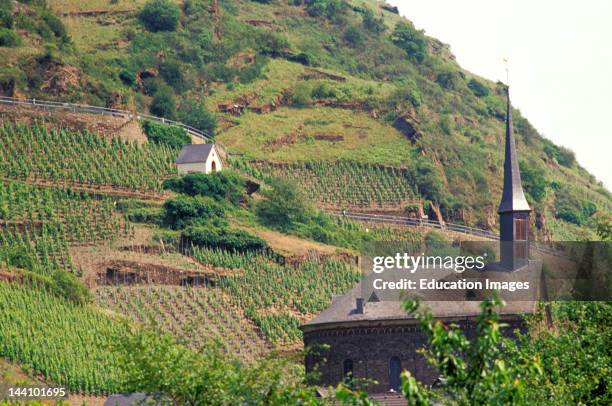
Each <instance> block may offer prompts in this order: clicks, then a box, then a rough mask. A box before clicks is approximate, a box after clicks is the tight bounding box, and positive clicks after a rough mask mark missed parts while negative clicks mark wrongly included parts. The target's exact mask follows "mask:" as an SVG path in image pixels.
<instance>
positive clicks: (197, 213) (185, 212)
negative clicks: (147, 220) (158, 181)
mask: <svg viewBox="0 0 612 406" xmlns="http://www.w3.org/2000/svg"><path fill="white" fill-rule="evenodd" d="M224 218H225V210H224V208H223V206H221V205H220V204H219V203H218V202H217V201H216V200H214V199H212V198H210V197H204V196H196V197H192V196H179V197H175V198H173V199H168V200H166V202H165V203H164V218H163V222H164V224H165V225H167V226H169V227H171V228H173V229H175V230H177V229H181V228H185V227H187V226H188V225H191V224H193V223H194V222H199V223H202V222H207V221H212V222H216V223H217V224H218V223H220V221H219V220H222V219H224Z"/></svg>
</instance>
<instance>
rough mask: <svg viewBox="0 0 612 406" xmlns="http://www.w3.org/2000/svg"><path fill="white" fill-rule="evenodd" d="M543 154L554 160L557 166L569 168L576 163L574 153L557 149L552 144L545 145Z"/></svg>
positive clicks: (565, 149)
mask: <svg viewBox="0 0 612 406" xmlns="http://www.w3.org/2000/svg"><path fill="white" fill-rule="evenodd" d="M544 153H545V154H546V155H548V156H549V157H550V158H554V159H555V160H556V161H557V162H558V163H559V165H563V166H566V167H568V168H570V167H571V166H572V165H574V163H575V162H576V156H575V155H574V152H573V151H571V150H570V149H568V148H565V147H558V146H556V145H554V144H546V145H545V146H544Z"/></svg>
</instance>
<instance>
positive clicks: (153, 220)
mask: <svg viewBox="0 0 612 406" xmlns="http://www.w3.org/2000/svg"><path fill="white" fill-rule="evenodd" d="M146 3H147V2H146V1H144V0H92V1H87V2H83V1H76V0H48V4H47V3H45V1H44V0H33V1H12V0H0V5H2V8H1V10H2V11H3V13H2V14H0V23H1V24H3V25H4V27H5V28H2V30H1V31H0V44H2V45H0V58H2V59H1V60H2V61H3V64H2V66H0V94H1V95H4V96H9V97H31V98H37V99H52V100H60V101H65V102H66V101H71V102H82V103H90V104H94V105H100V106H107V107H117V108H122V109H127V110H131V111H143V112H147V111H148V112H151V113H153V114H155V115H159V116H163V117H166V118H170V119H179V120H181V121H184V122H186V123H187V124H190V125H193V126H195V127H197V128H200V129H202V130H205V131H208V132H211V133H212V132H214V133H215V136H216V140H217V141H218V142H220V143H222V144H223V145H224V146H225V147H226V148H227V150H228V151H229V152H230V158H229V160H228V162H227V163H228V164H229V166H230V167H231V168H232V169H235V170H237V171H238V172H239V173H241V174H242V175H246V176H248V178H249V182H251V181H258V182H259V181H263V182H264V186H268V185H275V184H276V183H275V182H276V181H275V178H285V179H290V180H292V181H293V182H295V183H297V184H298V185H299V187H300V189H302V190H303V192H304V194H305V195H306V196H307V197H309V198H310V199H311V200H312V201H313V202H314V204H315V205H316V206H318V207H319V208H324V209H328V210H329V209H332V210H342V209H348V210H350V211H362V212H367V213H381V212H384V213H394V214H402V215H409V216H421V215H422V214H423V213H425V214H429V215H430V216H431V217H433V218H438V216H439V215H440V214H441V216H442V217H443V218H444V219H445V220H451V221H453V222H456V223H464V224H466V225H470V226H476V227H479V228H483V229H488V230H493V231H495V230H496V229H497V215H496V208H497V203H498V198H499V196H500V192H501V181H502V180H501V168H502V162H503V155H502V151H501V149H500V148H499V145H501V143H502V139H503V128H504V103H505V86H504V85H503V84H501V83H492V82H490V81H487V80H485V79H483V78H479V77H476V76H474V75H473V74H471V73H469V72H466V71H464V70H462V69H461V68H460V67H459V66H458V65H457V64H456V62H455V61H454V59H453V56H452V54H451V53H450V52H449V49H448V47H447V46H446V45H444V44H441V43H440V42H439V41H437V40H435V39H433V38H429V37H426V36H424V34H423V33H421V32H419V31H417V30H415V29H414V28H413V27H412V25H411V24H410V23H409V22H407V21H406V20H404V19H402V18H401V17H399V16H398V15H397V14H396V13H395V12H394V10H393V8H391V7H388V6H386V5H385V4H383V3H379V2H374V1H369V0H368V1H365V0H364V1H357V0H354V1H350V2H345V1H341V0H306V1H299V0H287V1H285V0H271V1H265V0H261V1H252V0H237V1H229V0H220V1H217V0H185V1H184V2H182V1H181V2H177V3H176V5H175V4H174V3H171V2H163V1H162V2H158V3H159V4H161V6H160V7H163V8H164V9H165V10H166V11H168V10H169V12H168V15H169V16H170V17H168V19H167V20H164V21H165V23H164V24H163V25H161V26H160V25H159V24H157V23H159V21H160V19H159V18H153V20H151V19H150V18H149V19H148V18H147V17H146V14H147V13H141V10H143V7H145V4H146ZM173 7H174V8H173ZM7 10H9V11H8V12H6V11H7ZM153 14H154V13H153ZM173 16H175V17H176V18H174V17H173ZM152 21H153V22H156V24H152ZM0 119H1V120H2V122H1V124H0V310H2V312H0V319H1V318H2V317H5V319H4V324H3V325H4V326H5V327H6V328H5V329H3V331H2V332H0V339H1V340H0V344H1V345H0V356H2V357H4V358H7V359H9V360H10V361H11V362H12V363H16V364H19V365H22V366H27V368H26V369H27V370H28V371H29V370H31V371H32V372H33V374H34V375H36V376H37V377H38V378H39V379H42V380H45V381H47V382H56V383H60V384H64V385H67V386H68V387H69V388H70V390H71V392H73V393H77V394H83V395H106V394H109V393H111V392H120V391H122V390H124V389H126V388H125V387H124V386H123V383H122V380H121V377H120V373H119V370H120V369H121V362H120V361H119V357H118V356H117V351H118V350H117V345H116V344H117V343H121V342H123V341H124V340H126V337H127V336H128V335H129V334H128V332H127V330H128V328H127V326H128V325H129V326H130V327H135V326H136V327H138V328H140V327H143V328H154V329H157V330H159V331H164V332H169V333H170V334H172V336H173V337H175V338H176V339H177V340H179V341H180V342H181V343H184V344H185V345H186V346H187V347H188V348H189V349H191V350H200V349H201V348H203V347H205V346H208V345H210V344H211V343H213V342H218V343H219V344H220V345H219V347H220V350H221V351H222V353H223V354H224V355H225V356H228V357H236V358H239V359H240V360H242V361H245V362H247V363H248V362H252V361H253V359H255V358H258V357H259V356H260V355H262V354H264V353H266V352H268V351H270V350H273V349H276V350H281V351H283V352H285V351H286V352H288V353H291V354H294V353H295V350H296V349H299V348H300V346H301V332H300V330H299V329H298V326H299V325H300V323H301V322H303V321H305V320H308V319H310V318H312V317H313V316H314V315H315V314H317V313H318V312H320V311H321V310H322V309H324V308H325V307H327V306H328V305H329V303H330V301H331V297H332V295H334V294H340V293H343V292H345V291H346V290H347V289H348V288H350V287H351V286H352V285H353V284H354V283H355V282H356V281H357V280H358V278H359V272H358V269H357V267H356V263H357V260H356V250H357V249H358V248H359V247H360V244H361V242H364V241H369V240H372V239H379V240H389V241H391V240H408V241H423V239H424V238H433V239H436V238H442V237H440V236H439V235H435V234H434V235H431V234H429V235H428V236H427V237H425V234H426V233H427V232H428V230H422V229H406V228H402V227H399V226H398V227H393V228H390V227H380V226H377V225H375V224H360V223H355V222H352V221H348V220H346V219H335V218H332V217H329V216H326V215H324V214H322V213H320V212H316V211H315V210H314V209H312V208H310V207H302V206H300V205H297V206H298V207H297V209H298V210H296V212H297V211H300V212H304V213H302V214H304V217H305V218H306V219H300V220H299V221H297V223H299V226H296V227H294V228H290V227H287V228H286V229H282V228H279V227H274V226H273V225H270V224H267V223H266V222H265V221H263V218H265V216H262V215H261V212H260V211H258V210H257V208H258V205H259V203H260V202H261V201H266V199H268V200H270V199H271V198H272V197H273V196H272V195H273V193H270V192H269V190H268V189H266V188H265V187H264V188H262V190H261V191H260V192H261V194H255V195H250V194H249V195H248V196H247V195H246V194H245V189H247V188H246V187H245V186H246V185H245V183H246V181H244V180H243V181H239V182H238V183H240V182H242V183H240V186H241V189H240V190H239V192H240V196H239V198H236V199H233V198H231V194H229V196H230V197H228V196H226V195H224V196H221V197H220V198H219V199H217V200H215V198H213V197H210V196H204V197H203V196H191V195H189V193H184V191H181V190H176V188H175V189H173V190H172V191H169V190H167V189H164V186H163V182H164V181H165V180H166V179H168V178H172V177H173V176H174V175H176V168H175V166H174V164H173V162H174V159H175V157H176V155H177V153H178V147H179V146H180V145H178V146H177V145H176V144H173V145H165V144H163V143H162V144H159V143H157V142H147V141H146V136H145V134H144V132H146V131H143V130H141V128H139V124H138V123H137V122H122V121H121V120H119V119H116V118H113V117H111V118H108V117H104V116H87V115H83V114H77V113H71V112H62V113H58V114H54V113H52V112H42V113H41V110H37V109H29V108H28V109H24V108H13V107H7V106H2V105H0ZM514 119H515V131H516V136H517V140H518V149H519V153H520V156H521V158H522V162H521V169H522V175H523V181H524V184H525V187H526V191H527V193H528V199H529V200H530V203H531V204H532V205H533V207H534V208H535V209H536V210H535V211H536V213H535V215H534V216H532V219H533V222H534V226H535V227H534V230H536V231H535V237H536V238H538V239H541V240H544V239H550V238H554V239H577V238H593V237H594V235H595V234H594V231H593V228H594V224H595V218H596V216H598V215H599V214H600V213H602V212H604V213H605V212H608V211H609V210H610V205H611V200H610V194H609V192H608V191H606V190H605V189H604V188H603V187H602V186H601V184H600V183H598V182H597V181H596V180H595V179H594V178H593V177H592V176H591V175H590V174H588V173H587V172H586V171H585V170H584V169H583V168H581V167H580V165H579V164H578V163H577V162H575V160H574V157H573V154H572V153H571V151H568V150H566V149H564V148H562V147H558V146H556V145H554V144H553V143H552V142H550V141H549V140H546V139H544V138H543V137H541V136H540V135H539V134H538V133H537V131H536V130H535V129H533V127H532V126H531V125H530V124H529V122H528V121H527V120H526V119H525V118H523V117H521V115H520V112H518V111H516V110H515V111H514ZM128 126H129V128H128ZM157 130H159V128H158V129H157ZM159 131H162V130H159ZM183 135H185V136H186V134H183ZM179 138H180V134H179ZM187 140H188V138H187ZM187 142H188V141H187ZM31 157H32V158H31ZM227 176H228V177H227V178H223V177H221V180H219V179H217V181H218V182H220V183H223V182H225V184H224V187H228V185H230V186H231V184H232V182H234V181H235V180H232V179H233V178H232V177H231V176H230V175H227ZM217 186H219V184H217ZM251 186H252V185H251ZM275 187H278V188H279V190H281V191H282V190H283V189H282V187H283V186H282V184H281V186H275ZM179 189H180V188H179ZM196 195H197V193H196ZM288 196H289V197H291V196H295V194H293V195H292V191H291V190H289V193H288ZM216 197H219V196H216ZM298 197H299V196H298ZM296 200H300V199H296ZM293 203H295V202H293ZM304 206H307V205H304ZM290 209H293V207H290ZM173 210H174V211H173ZM198 210H199V211H198ZM194 212H195V213H196V214H195V215H194V214H193V213H194ZM177 213H178V214H177ZM211 213H215V216H216V217H219V219H217V218H215V219H213V220H210V219H208V220H209V221H208V222H204V223H201V222H200V223H198V221H199V220H200V217H207V216H210V215H211ZM264 214H265V213H264ZM283 214H287V213H283ZM291 215H293V211H289V215H288V217H291ZM181 216H185V217H188V219H184V218H181ZM190 216H191V217H190ZM179 222H182V223H181V224H177V223H179ZM228 236H229V237H228ZM464 237H465V236H464ZM215 238H216V240H215ZM223 238H225V240H224V239H223ZM451 238H462V237H461V236H457V235H456V234H454V235H452V236H451ZM211 241H212V242H211ZM219 241H221V243H219ZM228 241H230V242H231V243H235V244H236V245H239V243H244V244H245V245H249V244H251V245H252V246H255V247H256V249H250V248H249V249H242V248H243V247H239V248H241V249H236V247H233V246H231V244H229V243H228ZM223 244H225V245H223ZM211 245H212V247H211ZM73 275H74V276H73ZM75 276H76V277H75ZM77 277H78V278H77ZM8 282H11V283H8ZM82 284H85V285H86V286H84V285H82ZM36 289H40V290H41V292H40V294H38V293H39V292H37V291H36ZM23 325H29V326H31V328H29V329H28V330H27V331H25V330H24V329H23V328H22V326H23ZM66 332H69V336H66ZM41 337H44V341H45V342H44V343H42V341H41V340H42V338H41ZM66 337H67V338H66ZM90 347H91V348H92V349H95V350H92V351H91V352H88V351H85V350H84V348H90ZM0 367H1V365H0Z"/></svg>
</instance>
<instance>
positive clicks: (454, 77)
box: [436, 70, 461, 90]
mask: <svg viewBox="0 0 612 406" xmlns="http://www.w3.org/2000/svg"><path fill="white" fill-rule="evenodd" d="M460 81H461V76H460V75H459V72H456V71H450V70H449V71H444V72H440V73H438V76H437V77H436V82H438V84H439V85H440V86H442V87H443V88H445V89H447V90H457V88H458V87H459V83H460Z"/></svg>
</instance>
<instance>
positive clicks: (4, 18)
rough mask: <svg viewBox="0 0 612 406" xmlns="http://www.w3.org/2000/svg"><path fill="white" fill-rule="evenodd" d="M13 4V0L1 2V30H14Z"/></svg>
mask: <svg viewBox="0 0 612 406" xmlns="http://www.w3.org/2000/svg"><path fill="white" fill-rule="evenodd" d="M13 23H14V19H13V2H12V1H11V0H2V1H0V28H8V29H11V28H13Z"/></svg>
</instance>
